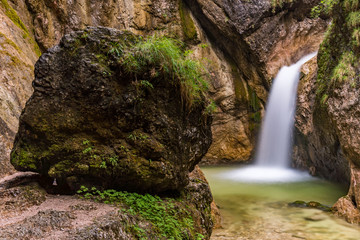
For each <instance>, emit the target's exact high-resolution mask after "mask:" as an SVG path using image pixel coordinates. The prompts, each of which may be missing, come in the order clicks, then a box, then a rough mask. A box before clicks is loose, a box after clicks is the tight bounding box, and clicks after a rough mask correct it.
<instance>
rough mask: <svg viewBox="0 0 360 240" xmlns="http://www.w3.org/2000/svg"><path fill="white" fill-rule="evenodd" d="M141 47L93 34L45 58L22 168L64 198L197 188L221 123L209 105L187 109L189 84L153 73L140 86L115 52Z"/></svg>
mask: <svg viewBox="0 0 360 240" xmlns="http://www.w3.org/2000/svg"><path fill="white" fill-rule="evenodd" d="M137 40H138V37H136V36H135V35H133V34H131V33H128V32H121V31H118V30H115V29H108V28H88V29H87V30H85V31H79V32H74V33H72V34H69V35H66V36H65V37H64V38H63V39H62V40H61V42H60V44H59V45H57V46H55V47H54V48H52V49H50V50H49V51H48V52H47V53H45V54H43V55H42V57H41V58H40V59H39V61H38V62H37V64H36V67H35V80H34V82H33V86H34V94H33V95H32V97H31V98H30V100H29V101H28V102H27V104H26V107H25V110H24V111H23V113H22V115H21V117H20V127H19V131H18V134H17V136H16V140H15V143H14V148H13V151H12V154H11V162H12V164H13V165H14V166H15V168H16V169H17V170H20V171H34V172H38V173H40V174H41V175H42V176H43V179H44V180H45V181H44V182H45V185H47V188H48V189H52V188H55V187H56V188H58V190H59V191H60V190H61V191H68V190H71V191H73V190H74V189H77V188H78V187H79V185H80V184H86V183H91V184H93V185H94V184H95V185H98V186H101V187H106V188H117V189H123V190H131V191H153V192H163V191H168V190H181V189H182V188H183V187H184V186H186V185H187V184H188V173H189V171H192V170H193V168H194V166H195V165H196V164H197V163H198V162H199V161H200V159H201V158H202V156H203V155H204V154H205V153H206V151H207V149H208V148H209V146H210V144H211V131H210V124H211V118H209V117H207V116H206V115H205V114H204V113H203V110H204V109H205V106H204V104H203V103H198V104H196V105H194V106H193V107H192V109H191V110H189V109H187V108H186V107H184V102H183V100H182V97H181V92H180V86H179V84H176V83H175V82H174V81H172V79H171V78H170V77H166V76H164V75H161V74H160V75H159V74H154V72H153V71H154V67H153V66H152V67H149V69H144V71H142V74H140V75H138V76H137V79H135V78H134V77H133V75H131V74H128V73H126V71H124V69H123V66H122V63H121V61H119V59H118V58H116V57H114V56H115V55H114V54H111V50H112V49H113V47H114V44H115V45H116V43H119V42H120V43H121V44H123V45H124V46H125V45H127V44H131V43H134V42H135V41H137ZM159 67H160V66H159ZM142 80H146V81H148V82H151V85H152V87H153V88H150V87H147V86H144V85H141V84H140V82H141V81H142ZM55 179H56V182H55V181H54V180H55ZM54 185H56V186H54Z"/></svg>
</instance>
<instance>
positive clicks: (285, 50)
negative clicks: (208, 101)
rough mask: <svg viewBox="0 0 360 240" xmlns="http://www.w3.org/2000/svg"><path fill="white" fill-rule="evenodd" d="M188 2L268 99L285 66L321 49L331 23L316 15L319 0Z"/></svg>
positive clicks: (214, 37) (260, 92)
mask: <svg viewBox="0 0 360 240" xmlns="http://www.w3.org/2000/svg"><path fill="white" fill-rule="evenodd" d="M186 2H188V5H189V7H190V8H191V9H192V10H193V12H194V15H195V16H196V17H197V18H198V20H199V22H200V23H201V25H202V26H203V28H204V30H205V31H206V33H207V34H208V35H209V37H210V39H212V40H213V41H214V42H216V43H217V44H218V47H220V48H221V49H222V50H223V51H224V52H226V53H227V54H228V55H229V56H231V57H232V58H233V60H234V61H235V62H236V65H237V67H238V68H239V69H240V71H241V72H242V74H243V76H242V77H243V78H244V79H246V80H247V81H248V82H249V85H250V86H251V87H252V88H253V89H254V90H255V92H256V94H257V95H258V97H259V98H260V99H262V100H263V101H264V102H265V101H266V98H267V93H268V90H269V86H270V84H271V78H273V77H275V75H276V73H277V72H278V70H279V68H280V67H281V66H283V65H289V64H291V63H294V62H296V61H297V60H299V59H300V58H301V57H302V56H303V55H305V54H308V53H310V52H313V51H315V50H316V49H317V48H318V46H319V44H320V42H321V40H322V36H323V33H324V31H325V29H326V27H327V23H326V21H324V20H322V19H319V18H318V19H311V18H310V10H311V8H312V7H313V6H315V5H316V4H317V3H318V1H316V0H314V1H311V0H310V1H302V0H299V1H292V2H291V3H288V4H285V5H284V6H283V7H279V6H278V7H276V8H274V7H273V6H272V4H271V1H267V0H256V1H240V0H239V1H229V0H225V1H215V0H213V1H205V0H197V1H195V3H193V1H186Z"/></svg>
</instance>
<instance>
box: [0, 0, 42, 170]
mask: <svg viewBox="0 0 360 240" xmlns="http://www.w3.org/2000/svg"><path fill="white" fill-rule="evenodd" d="M19 2H22V1H19ZM10 4H11V2H8V1H1V2H0V177H2V176H5V175H7V174H10V173H12V172H14V171H15V170H14V168H13V167H12V166H11V165H10V164H9V155H10V151H11V148H12V144H13V141H14V137H15V134H16V132H17V129H18V119H19V116H20V114H21V111H22V109H23V107H24V106H25V103H26V101H27V99H28V98H29V97H30V95H31V93H32V88H31V82H32V80H33V77H34V73H33V72H34V64H35V61H36V60H37V58H38V54H40V52H39V51H38V46H37V44H36V43H35V41H34V39H33V36H32V34H31V32H30V31H29V29H28V28H26V27H25V25H24V24H23V22H22V21H21V20H20V22H17V21H16V20H17V19H18V18H17V17H19V16H18V15H17V13H16V12H15V10H14V9H13V8H12V6H13V5H10ZM23 7H24V4H23V3H19V5H18V6H17V8H18V9H23ZM27 17H28V16H26V15H24V16H23V18H22V19H23V21H25V22H26V20H28V18H27ZM21 24H22V25H21Z"/></svg>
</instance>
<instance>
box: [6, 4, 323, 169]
mask: <svg viewBox="0 0 360 240" xmlns="http://www.w3.org/2000/svg"><path fill="white" fill-rule="evenodd" d="M2 2H4V3H5V2H6V3H7V4H6V6H5V5H4V4H3V5H4V6H2V8H1V9H2V12H1V14H2V15H1V16H2V17H3V18H4V19H5V20H6V21H7V22H8V23H9V24H7V25H3V29H10V30H11V31H12V32H14V31H15V32H16V31H18V32H19V34H21V33H22V28H19V27H18V26H17V25H16V24H15V23H14V22H13V21H11V17H9V16H10V14H7V15H6V14H5V12H8V13H9V10H6V9H8V8H9V7H8V6H12V8H13V9H14V12H15V13H17V15H18V16H19V19H21V20H22V22H21V24H19V26H24V27H25V28H26V29H28V32H29V36H30V38H25V39H24V40H23V41H25V42H26V44H27V45H29V47H28V48H29V50H28V51H31V52H29V54H26V57H25V56H24V58H22V59H26V58H29V57H30V56H33V57H30V58H31V63H30V62H29V65H28V66H31V65H33V64H34V63H35V60H36V57H37V56H36V54H35V53H34V52H35V50H34V46H35V42H34V41H33V40H32V39H35V41H36V42H37V43H38V44H39V46H40V48H41V50H43V51H44V50H46V49H47V48H49V47H52V46H53V45H55V44H57V43H58V42H59V41H60V38H61V37H62V36H63V34H65V33H69V32H71V31H73V30H78V29H83V28H84V27H86V26H107V27H113V28H118V29H127V30H130V31H131V32H134V33H137V34H143V35H147V34H153V33H157V34H165V35H167V36H170V37H175V38H179V39H181V40H183V41H185V42H186V44H187V46H188V47H189V48H190V49H191V50H192V51H193V55H194V56H196V57H197V58H198V59H202V60H203V62H204V63H205V64H206V65H207V67H208V68H209V69H211V81H212V88H211V89H210V92H211V94H212V97H213V99H214V100H215V103H216V105H217V106H218V107H217V112H216V114H215V116H214V121H213V127H212V131H213V138H214V141H213V144H212V146H211V148H210V150H209V152H208V154H207V155H206V157H205V161H206V162H207V163H219V162H229V161H230V162H233V161H247V160H249V159H250V158H251V155H252V152H253V149H254V143H255V138H256V135H257V129H258V127H259V125H260V122H261V115H262V109H263V105H264V102H265V101H266V97H267V91H268V89H269V85H270V84H271V79H272V77H273V76H274V75H275V74H276V71H277V70H278V68H279V67H280V66H281V65H283V64H289V63H291V62H293V61H296V60H297V59H298V58H299V57H300V56H301V55H302V54H304V53H307V52H309V51H312V50H313V49H316V47H317V45H318V44H319V42H320V40H321V36H322V33H323V31H324V29H325V26H326V22H325V21H324V20H321V19H312V18H309V12H310V8H311V7H312V6H314V5H315V4H316V2H317V1H300V0H299V1H293V2H292V3H286V4H284V5H282V6H277V5H272V2H271V1H267V0H262V1H255V2H254V1H251V2H248V1H215V0H212V1H182V0H181V1H180V0H147V1H140V0H116V1H100V2H99V1H90V0H86V1H85V0H84V1H60V0H58V1H48V0H27V1H5V0H4V1H2ZM11 12H12V11H11ZM15 22H17V21H15ZM3 31H5V30H3ZM5 35H6V36H7V37H8V38H9V37H11V34H9V35H8V34H5ZM32 35H33V36H32ZM17 39H18V40H19V39H20V40H21V38H17ZM18 40H14V39H13V40H12V41H13V42H14V43H16V45H17V46H20V47H19V48H20V49H22V51H25V50H24V49H26V48H23V47H22V45H21V44H20V43H18ZM0 55H3V54H0ZM4 57H6V56H5V55H4ZM16 65H17V68H18V67H19V66H18V64H16ZM31 71H32V70H31ZM31 71H28V72H29V74H24V71H17V70H15V69H13V68H11V67H6V72H7V74H9V73H13V74H24V75H26V76H25V77H24V78H23V80H21V81H23V82H24V84H22V85H21V84H20V85H19V84H17V83H16V84H14V86H22V87H21V89H26V91H25V92H24V93H21V91H20V89H19V90H17V91H16V93H17V95H18V97H19V99H23V100H21V103H19V104H18V103H16V101H18V100H16V99H15V98H11V99H10V100H9V101H8V102H9V103H11V104H12V105H14V106H16V108H17V115H14V116H10V115H9V114H10V113H8V114H7V115H6V116H9V117H6V118H5V117H4V118H5V119H7V120H6V121H7V123H6V124H5V125H4V128H3V129H4V130H3V132H4V134H2V138H4V139H5V138H6V139H8V140H4V141H1V142H2V144H3V145H4V146H5V145H7V146H8V147H7V148H2V149H7V150H6V152H7V153H8V152H9V148H10V147H11V145H12V141H13V136H14V134H13V133H14V132H16V129H17V124H18V123H17V121H18V120H17V119H18V116H19V113H20V111H21V109H22V108H23V106H24V103H25V101H26V99H27V98H28V97H29V95H30V93H31V88H30V82H31V79H32V78H33V77H32V75H31V74H32V73H31ZM24 79H27V80H26V81H25V80H24ZM25 82H26V84H25ZM4 86H5V85H4ZM18 88H19V87H18ZM4 91H5V90H4ZM25 93H26V94H25ZM4 95H9V96H10V95H11V93H10V92H9V91H8V90H6V91H5V92H4ZM6 109H9V108H8V107H6ZM10 109H11V108H10ZM4 111H5V110H4ZM6 111H8V110H6ZM4 116H5V115H4ZM6 129H11V131H12V132H13V133H9V134H10V135H11V136H12V137H11V136H10V135H9V134H8V133H6V131H7V130H6ZM7 136H10V137H7ZM4 156H5V158H4V161H0V164H2V165H7V163H6V162H7V161H6V159H8V158H7V157H6V155H4ZM6 169H7V170H6V171H9V169H10V168H9V166H8V165H7V168H6ZM6 171H5V172H6ZM5 172H4V173H3V174H5ZM0 174H1V173H0Z"/></svg>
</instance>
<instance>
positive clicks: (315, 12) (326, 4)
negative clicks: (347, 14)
mask: <svg viewBox="0 0 360 240" xmlns="http://www.w3.org/2000/svg"><path fill="white" fill-rule="evenodd" d="M338 2H339V0H321V1H320V3H319V4H318V5H317V6H315V7H313V8H312V9H311V16H312V17H314V18H316V17H319V16H320V15H322V14H324V15H327V16H329V15H330V14H331V13H332V10H333V8H334V6H335V4H336V3H338Z"/></svg>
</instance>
